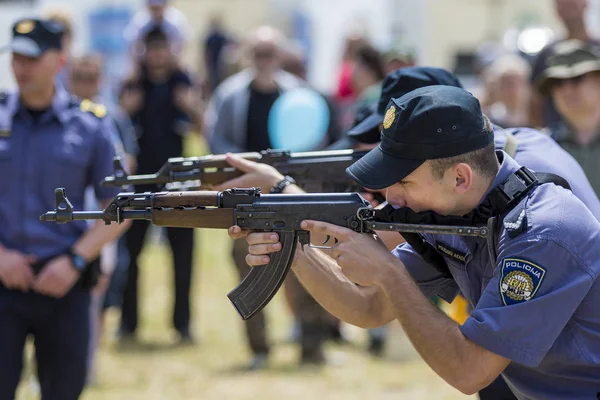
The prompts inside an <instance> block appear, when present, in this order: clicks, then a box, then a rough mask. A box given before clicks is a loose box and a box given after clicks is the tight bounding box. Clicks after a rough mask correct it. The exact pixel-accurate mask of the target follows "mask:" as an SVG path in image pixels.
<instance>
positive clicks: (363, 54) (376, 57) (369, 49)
mask: <svg viewBox="0 0 600 400" xmlns="http://www.w3.org/2000/svg"><path fill="white" fill-rule="evenodd" d="M356 59H357V60H358V61H359V62H361V63H363V64H365V65H366V66H367V68H368V69H369V70H370V71H371V72H372V73H373V75H375V77H376V78H377V80H378V81H382V80H383V78H385V64H384V62H383V57H382V56H381V54H380V53H379V52H378V51H377V49H375V48H374V47H373V46H370V45H368V44H367V45H362V46H360V47H359V48H358V50H357V51H356Z"/></svg>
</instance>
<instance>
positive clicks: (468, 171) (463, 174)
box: [452, 163, 473, 194]
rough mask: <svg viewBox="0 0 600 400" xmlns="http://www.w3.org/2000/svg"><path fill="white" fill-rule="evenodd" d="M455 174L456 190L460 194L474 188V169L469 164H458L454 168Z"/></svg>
mask: <svg viewBox="0 0 600 400" xmlns="http://www.w3.org/2000/svg"><path fill="white" fill-rule="evenodd" d="M452 172H453V174H454V179H455V186H454V190H455V191H456V193H458V194H463V193H466V192H468V191H469V189H471V186H473V169H472V168H471V166H470V165H469V164H467V163H458V164H456V165H455V166H454V167H453V168H452Z"/></svg>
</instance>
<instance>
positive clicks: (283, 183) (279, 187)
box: [271, 175, 296, 193]
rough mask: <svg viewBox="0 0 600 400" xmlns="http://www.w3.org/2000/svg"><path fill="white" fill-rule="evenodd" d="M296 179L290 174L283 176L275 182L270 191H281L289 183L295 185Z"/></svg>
mask: <svg viewBox="0 0 600 400" xmlns="http://www.w3.org/2000/svg"><path fill="white" fill-rule="evenodd" d="M295 184H296V181H295V180H294V178H292V177H291V176H287V175H286V176H285V177H284V178H283V179H282V180H280V181H279V182H277V184H276V185H275V186H273V187H272V188H271V193H281V192H283V189H285V188H286V187H287V186H289V185H295Z"/></svg>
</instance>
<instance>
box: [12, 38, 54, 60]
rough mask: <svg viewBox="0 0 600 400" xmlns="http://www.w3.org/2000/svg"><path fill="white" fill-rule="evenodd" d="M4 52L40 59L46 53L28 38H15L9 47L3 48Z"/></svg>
mask: <svg viewBox="0 0 600 400" xmlns="http://www.w3.org/2000/svg"><path fill="white" fill-rule="evenodd" d="M2 51H3V52H4V51H10V52H13V53H16V54H20V55H22V56H26V57H31V58H39V57H40V56H41V55H42V53H43V52H44V50H43V49H42V48H41V47H40V46H39V45H38V44H37V43H36V42H35V41H34V40H33V39H30V38H27V37H16V38H14V39H13V40H12V42H11V43H10V44H9V45H8V46H5V47H4V48H2Z"/></svg>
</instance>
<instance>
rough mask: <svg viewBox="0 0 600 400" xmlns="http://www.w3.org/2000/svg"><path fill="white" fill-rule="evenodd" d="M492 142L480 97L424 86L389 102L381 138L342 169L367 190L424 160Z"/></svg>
mask: <svg viewBox="0 0 600 400" xmlns="http://www.w3.org/2000/svg"><path fill="white" fill-rule="evenodd" d="M493 141H494V133H493V130H489V131H488V130H487V129H486V127H485V121H484V117H483V114H482V112H481V106H480V104H479V101H478V100H477V99H476V98H475V97H474V96H473V95H472V94H471V93H469V92H467V91H465V90H463V89H460V88H457V87H452V86H440V85H436V86H428V87H424V88H420V89H416V90H413V91H411V92H409V93H407V94H406V95H404V96H402V97H400V98H398V99H392V100H390V102H389V103H388V105H387V107H386V110H385V115H384V118H383V130H382V133H381V143H380V144H379V146H377V147H376V148H375V149H373V150H371V151H370V152H369V153H367V154H366V155H365V156H364V157H363V158H361V159H360V160H358V161H357V162H356V163H354V164H352V165H351V166H350V167H349V168H348V169H346V172H347V173H348V175H350V177H352V178H353V179H354V180H355V181H356V182H358V183H359V184H361V185H362V186H364V187H365V188H367V189H384V188H386V187H389V186H392V185H393V184H395V183H397V182H399V181H400V180H402V179H404V178H405V177H406V176H407V175H409V174H410V173H412V172H413V171H414V170H415V169H417V168H418V167H419V166H420V165H421V164H423V163H424V162H425V161H427V160H432V159H437V158H446V157H454V156H458V155H461V154H465V153H469V152H471V151H475V150H478V149H481V148H483V147H485V146H487V145H489V144H491V143H493Z"/></svg>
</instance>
